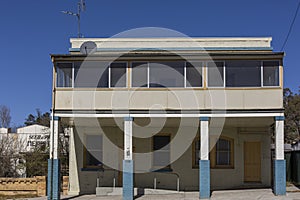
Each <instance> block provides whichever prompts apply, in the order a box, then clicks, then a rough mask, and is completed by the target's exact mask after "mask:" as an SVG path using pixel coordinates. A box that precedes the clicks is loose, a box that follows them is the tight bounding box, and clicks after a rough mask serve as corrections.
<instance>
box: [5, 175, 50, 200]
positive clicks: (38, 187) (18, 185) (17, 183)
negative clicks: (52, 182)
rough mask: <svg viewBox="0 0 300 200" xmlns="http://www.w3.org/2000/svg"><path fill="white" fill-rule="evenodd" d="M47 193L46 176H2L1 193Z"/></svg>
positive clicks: (43, 194) (39, 194) (41, 194)
mask: <svg viewBox="0 0 300 200" xmlns="http://www.w3.org/2000/svg"><path fill="white" fill-rule="evenodd" d="M19 194H32V195H37V196H45V195H46V177H45V176H36V177H34V178H0V195H19Z"/></svg>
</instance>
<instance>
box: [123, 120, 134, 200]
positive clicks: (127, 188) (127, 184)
mask: <svg viewBox="0 0 300 200" xmlns="http://www.w3.org/2000/svg"><path fill="white" fill-rule="evenodd" d="M132 121H133V118H132V117H125V118H124V160H123V200H133V198H134V185H133V175H134V174H133V160H132V159H133V156H132Z"/></svg>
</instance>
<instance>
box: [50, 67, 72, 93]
mask: <svg viewBox="0 0 300 200" xmlns="http://www.w3.org/2000/svg"><path fill="white" fill-rule="evenodd" d="M60 63H63V64H72V67H71V72H72V77H71V86H70V87H65V86H64V87H61V86H58V84H57V81H58V71H57V69H58V66H57V64H60ZM54 65H55V81H54V82H55V88H65V89H70V88H72V89H73V88H74V80H75V79H74V75H75V72H74V62H73V61H59V62H56V63H55V64H54Z"/></svg>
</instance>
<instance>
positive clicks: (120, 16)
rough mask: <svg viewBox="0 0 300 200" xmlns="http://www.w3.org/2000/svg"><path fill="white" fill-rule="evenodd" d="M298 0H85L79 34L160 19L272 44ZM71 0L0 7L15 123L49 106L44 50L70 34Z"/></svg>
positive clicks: (65, 44) (296, 70) (63, 48)
mask: <svg viewBox="0 0 300 200" xmlns="http://www.w3.org/2000/svg"><path fill="white" fill-rule="evenodd" d="M298 2H299V1H296V0H289V1H282V0H263V1H261V0H251V1H246V0H242V1H241V0H226V1H224V0H187V1H183V0H181V1H179V0H172V1H171V0H151V1H149V0H109V1H108V0H97V1H96V0H86V4H87V11H86V12H84V13H83V14H82V32H83V34H84V36H85V37H111V36H113V35H115V34H118V33H120V32H122V31H126V30H129V29H133V28H139V27H163V28H169V29H173V30H176V31H179V32H182V33H184V34H186V35H188V36H198V37H215V36H220V37H223V36H272V37H273V42H272V45H273V47H274V50H275V51H280V49H281V46H282V44H283V42H284V39H285V37H286V35H287V32H288V29H289V26H290V23H291V21H292V19H293V16H294V14H295V11H296V8H297V4H298ZM76 4H77V0H25V1H24V0H7V1H1V12H0V27H1V28H0V36H1V37H0V40H1V42H0V44H1V47H0V59H1V64H0V67H1V71H0V72H1V78H0V85H1V98H0V104H2V105H7V106H8V107H10V109H11V115H12V125H22V124H23V123H24V119H25V118H26V116H27V115H28V114H29V113H35V109H36V108H40V109H41V110H42V111H43V112H45V111H49V110H50V107H51V88H52V63H51V59H50V56H49V54H51V53H67V51H68V48H69V47H70V44H69V38H70V37H76V35H77V25H76V19H75V17H72V16H68V15H64V14H62V13H61V12H60V11H62V10H70V11H76ZM299 15H300V13H298V17H297V19H296V21H295V24H294V27H293V30H292V33H291V35H290V38H289V41H288V43H287V44H286V46H285V49H284V51H285V52H286V57H285V59H284V65H285V74H284V75H285V87H289V88H291V89H292V90H293V91H298V86H300V78H299V77H300V76H299V75H300V66H299V64H298V62H297V61H298V58H299V57H300V53H299V47H298V46H299V45H300V37H299V35H300V34H299V33H300V16H299Z"/></svg>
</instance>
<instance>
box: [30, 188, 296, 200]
mask: <svg viewBox="0 0 300 200" xmlns="http://www.w3.org/2000/svg"><path fill="white" fill-rule="evenodd" d="M46 199H47V198H46V197H39V198H32V200H46ZM62 199H65V200H68V199H69V200H71V199H76V200H122V196H120V195H116V196H102V197H96V195H82V196H62ZM135 199H138V200H168V199H169V200H198V199H199V193H198V192H180V193H176V194H145V195H140V196H139V195H137V196H136V197H135ZM210 199H211V200H232V199H234V200H256V199H257V200H300V192H288V193H287V195H286V196H275V195H274V194H273V193H272V190H271V189H251V190H226V191H224V190H223V191H214V192H212V195H211V198H210Z"/></svg>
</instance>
